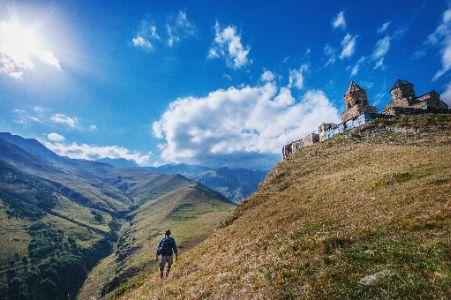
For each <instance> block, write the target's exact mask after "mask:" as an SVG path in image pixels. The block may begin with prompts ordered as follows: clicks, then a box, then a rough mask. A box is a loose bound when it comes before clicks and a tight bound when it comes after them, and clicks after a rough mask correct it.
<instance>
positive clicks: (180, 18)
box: [166, 10, 195, 47]
mask: <svg viewBox="0 0 451 300" xmlns="http://www.w3.org/2000/svg"><path fill="white" fill-rule="evenodd" d="M170 19H171V20H172V21H171V22H169V23H168V24H166V32H167V34H168V38H167V45H168V46H169V47H172V46H173V45H174V44H175V43H177V42H179V41H181V40H182V39H183V38H185V37H187V36H191V35H194V33H195V26H194V24H193V23H192V22H191V21H190V20H188V17H187V16H186V12H185V11H182V10H181V11H179V13H178V14H177V16H176V17H175V18H170Z"/></svg>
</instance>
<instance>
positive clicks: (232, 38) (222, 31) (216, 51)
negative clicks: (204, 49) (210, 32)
mask: <svg viewBox="0 0 451 300" xmlns="http://www.w3.org/2000/svg"><path fill="white" fill-rule="evenodd" d="M249 51H250V48H249V47H246V46H243V44H242V43H241V35H240V34H238V32H237V29H236V27H235V26H227V27H225V28H221V26H220V25H219V23H218V22H216V25H215V39H214V42H213V46H212V47H211V48H210V50H209V51H208V56H207V57H208V58H218V57H225V58H226V62H227V65H228V66H230V67H231V68H233V69H240V68H242V67H244V66H246V65H248V64H249V63H250V61H249V59H248V58H247V56H248V54H249Z"/></svg>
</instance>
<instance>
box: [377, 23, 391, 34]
mask: <svg viewBox="0 0 451 300" xmlns="http://www.w3.org/2000/svg"><path fill="white" fill-rule="evenodd" d="M390 24H391V21H389V22H385V23H384V24H382V25H381V27H379V28H378V29H377V33H384V32H385V31H387V29H388V26H390Z"/></svg>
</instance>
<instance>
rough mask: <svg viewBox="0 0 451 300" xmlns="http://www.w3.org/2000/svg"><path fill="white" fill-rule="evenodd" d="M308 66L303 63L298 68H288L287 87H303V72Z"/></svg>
mask: <svg viewBox="0 0 451 300" xmlns="http://www.w3.org/2000/svg"><path fill="white" fill-rule="evenodd" d="M307 69H308V66H307V65H305V64H303V65H302V66H301V67H300V68H299V69H294V70H290V73H289V77H288V87H289V88H292V87H296V88H297V89H298V90H300V89H302V88H303V87H304V72H305V71H306V70H307Z"/></svg>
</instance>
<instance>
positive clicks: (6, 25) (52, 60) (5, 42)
mask: <svg viewBox="0 0 451 300" xmlns="http://www.w3.org/2000/svg"><path fill="white" fill-rule="evenodd" d="M0 59H1V60H2V61H7V62H8V63H7V64H6V63H3V64H4V65H3V71H4V72H6V73H8V71H9V72H10V75H11V76H14V77H20V76H21V75H22V73H23V71H24V70H27V69H33V68H34V65H33V59H39V60H41V61H42V62H44V63H47V64H49V65H51V66H53V67H55V68H57V69H60V68H61V66H60V62H59V60H58V58H56V57H55V55H54V54H53V53H52V52H51V51H49V50H47V49H46V45H44V44H43V42H42V41H41V40H40V38H39V36H38V32H37V31H36V30H34V28H32V27H26V26H23V25H22V24H20V23H18V22H17V21H9V22H6V21H0ZM0 68H2V66H1V65H0ZM0 71H1V70H0Z"/></svg>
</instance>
